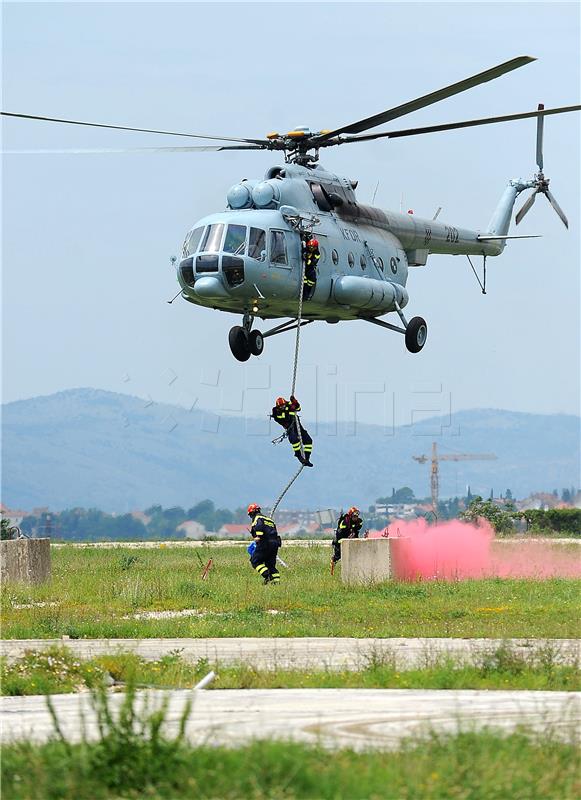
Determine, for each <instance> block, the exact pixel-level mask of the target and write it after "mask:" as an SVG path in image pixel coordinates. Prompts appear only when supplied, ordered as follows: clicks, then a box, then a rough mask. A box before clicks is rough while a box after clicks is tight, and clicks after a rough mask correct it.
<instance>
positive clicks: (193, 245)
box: [183, 226, 204, 258]
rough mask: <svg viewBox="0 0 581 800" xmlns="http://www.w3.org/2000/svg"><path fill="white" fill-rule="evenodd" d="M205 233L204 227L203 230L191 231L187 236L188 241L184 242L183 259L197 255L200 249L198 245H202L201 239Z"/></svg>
mask: <svg viewBox="0 0 581 800" xmlns="http://www.w3.org/2000/svg"><path fill="white" fill-rule="evenodd" d="M203 232H204V228H203V226H202V227H201V228H195V229H194V230H193V231H190V232H189V233H188V235H187V236H186V240H185V242H184V249H183V257H184V258H187V257H188V256H191V255H192V253H195V252H196V250H197V249H198V245H199V243H200V239H201V238H202V233H203Z"/></svg>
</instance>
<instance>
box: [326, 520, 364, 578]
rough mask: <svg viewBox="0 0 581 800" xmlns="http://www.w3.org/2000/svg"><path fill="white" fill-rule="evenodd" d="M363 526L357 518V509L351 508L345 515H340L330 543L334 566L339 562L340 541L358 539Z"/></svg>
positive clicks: (361, 521)
mask: <svg viewBox="0 0 581 800" xmlns="http://www.w3.org/2000/svg"><path fill="white" fill-rule="evenodd" d="M362 525H363V520H362V519H361V517H360V516H359V509H358V508H356V507H355V506H351V508H350V509H349V511H348V512H347V513H346V514H341V516H340V517H339V522H338V523H337V530H336V531H335V538H334V539H333V541H332V543H331V544H332V545H333V557H332V559H331V561H332V562H333V564H336V563H337V561H340V560H341V545H340V544H339V542H340V541H341V539H358V538H359V531H360V530H361V526H362Z"/></svg>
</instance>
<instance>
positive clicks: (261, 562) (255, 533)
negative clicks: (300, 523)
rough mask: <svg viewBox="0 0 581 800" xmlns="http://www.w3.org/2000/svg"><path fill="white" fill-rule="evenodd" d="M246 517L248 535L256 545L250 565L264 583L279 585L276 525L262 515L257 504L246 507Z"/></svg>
mask: <svg viewBox="0 0 581 800" xmlns="http://www.w3.org/2000/svg"><path fill="white" fill-rule="evenodd" d="M248 516H249V517H250V519H251V520H252V526H251V528H250V535H251V536H252V539H253V541H254V543H255V545H256V547H255V548H254V551H253V552H252V553H251V554H250V563H251V565H252V567H253V568H254V569H255V570H256V572H258V574H259V575H260V577H261V578H263V579H264V583H265V584H267V583H280V572H279V571H278V570H277V568H276V556H277V554H278V548H279V547H281V545H282V540H281V538H280V536H279V535H278V531H277V529H276V524H275V523H274V521H273V520H271V519H270V517H267V516H265V515H264V514H263V513H262V510H261V508H260V506H259V505H258V504H257V503H251V504H250V505H249V506H248Z"/></svg>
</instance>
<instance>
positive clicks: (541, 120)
mask: <svg viewBox="0 0 581 800" xmlns="http://www.w3.org/2000/svg"><path fill="white" fill-rule="evenodd" d="M544 109H545V106H544V105H543V104H542V103H539V106H538V110H539V111H544ZM544 125H545V117H544V114H539V116H538V117H537V167H538V168H539V171H538V172H537V174H536V175H535V177H534V178H533V182H532V184H533V186H534V189H535V191H534V192H533V193H532V194H531V195H530V196H529V197H528V199H527V200H526V201H525V203H524V204H523V206H522V208H521V209H520V211H519V212H518V214H517V215H516V217H515V222H516V224H517V225H518V224H519V222H521V220H522V219H523V217H524V216H525V215H526V214H528V212H529V211H530V210H531V208H532V207H533V205H534V202H535V200H536V197H537V195H538V194H544V195H545V197H546V198H547V200H548V201H549V203H550V204H551V205H552V207H553V208H554V210H555V211H556V213H557V215H558V217H559V219H560V220H561V222H562V223H563V225H564V226H565V227H566V228H568V227H569V220H568V219H567V217H566V216H565V213H564V212H563V209H562V208H561V206H560V205H559V204H558V203H557V201H556V200H555V197H554V196H553V194H551V192H550V191H549V179H548V178H545V175H544V173H543V135H544Z"/></svg>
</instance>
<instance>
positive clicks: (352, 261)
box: [347, 253, 355, 267]
mask: <svg viewBox="0 0 581 800" xmlns="http://www.w3.org/2000/svg"><path fill="white" fill-rule="evenodd" d="M347 262H348V264H349V266H350V267H354V266H355V258H354V257H353V253H347Z"/></svg>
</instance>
